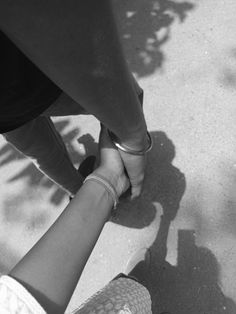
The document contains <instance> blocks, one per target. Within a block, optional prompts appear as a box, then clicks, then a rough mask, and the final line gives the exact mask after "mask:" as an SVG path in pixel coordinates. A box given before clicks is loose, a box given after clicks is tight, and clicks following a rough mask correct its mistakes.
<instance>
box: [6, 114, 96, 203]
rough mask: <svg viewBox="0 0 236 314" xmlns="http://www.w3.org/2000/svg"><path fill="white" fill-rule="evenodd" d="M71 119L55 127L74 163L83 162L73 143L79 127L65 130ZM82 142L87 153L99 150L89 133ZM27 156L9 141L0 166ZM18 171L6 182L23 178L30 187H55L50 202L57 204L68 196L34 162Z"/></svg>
mask: <svg viewBox="0 0 236 314" xmlns="http://www.w3.org/2000/svg"><path fill="white" fill-rule="evenodd" d="M69 123H70V120H69V119H64V120H61V121H59V122H55V127H56V129H57V130H58V131H59V133H60V134H62V137H63V140H64V142H65V144H66V147H67V149H68V152H69V155H70V157H71V160H72V162H73V163H74V164H76V163H81V161H82V160H83V159H84V158H85V157H84V156H83V155H82V154H80V153H79V152H78V149H76V148H75V147H74V145H73V141H74V139H76V138H77V136H78V132H79V130H78V129H73V130H70V131H69V132H65V129H66V127H68V126H69ZM77 141H78V142H79V143H80V144H84V147H85V151H86V153H85V155H89V154H94V152H96V150H97V143H95V141H94V139H93V137H92V136H91V135H89V134H86V135H83V136H81V137H80V138H79V139H78V140H77ZM25 158H26V157H25V156H24V155H23V154H21V153H20V152H18V151H17V150H16V149H15V148H14V147H13V146H11V145H10V144H9V143H6V144H5V145H3V147H2V148H1V149H0V167H1V168H2V167H3V166H5V165H8V164H10V163H11V162H14V161H20V160H23V159H25ZM15 169H16V173H15V174H14V175H12V176H10V177H9V178H8V180H7V182H6V183H11V182H15V181H18V180H23V181H25V182H26V184H27V186H28V187H29V189H31V190H32V189H33V188H35V189H36V188H38V187H40V186H42V187H45V188H47V189H53V193H52V195H51V197H50V200H49V201H50V202H51V203H53V204H55V205H60V203H61V202H62V201H63V198H64V197H65V196H66V194H65V193H64V191H62V190H61V189H60V188H59V187H58V186H56V185H55V184H54V183H53V182H52V181H51V180H50V179H48V178H47V177H46V176H44V175H43V174H42V173H41V172H40V171H38V169H37V168H36V167H35V166H34V165H33V164H32V163H29V164H28V165H26V166H24V167H23V168H22V166H21V165H20V166H19V168H18V169H17V166H15Z"/></svg>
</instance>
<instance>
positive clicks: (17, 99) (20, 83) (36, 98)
mask: <svg viewBox="0 0 236 314" xmlns="http://www.w3.org/2000/svg"><path fill="white" fill-rule="evenodd" d="M60 93H61V90H60V88H59V87H57V86H56V85H55V84H54V83H53V82H52V81H51V80H50V79H49V78H48V77H47V76H45V75H44V74H43V73H42V72H41V71H40V70H39V69H38V68H37V67H36V66H35V65H34V64H33V63H32V62H31V61H30V60H29V59H28V58H27V57H26V56H25V55H24V54H23V53H21V51H20V50H19V49H18V48H17V47H16V46H15V45H14V44H13V43H12V42H11V41H10V40H9V39H8V38H7V37H6V36H5V35H4V34H3V33H2V32H1V31H0V133H5V132H8V131H11V130H14V129H16V128H17V127H19V126H21V125H23V124H25V123H26V122H28V121H30V120H32V119H35V118H36V117H37V116H39V115H40V114H41V113H42V112H43V111H44V110H46V109H47V108H48V107H49V106H50V105H51V104H52V103H53V102H54V101H55V100H56V99H57V98H58V96H59V95H60Z"/></svg>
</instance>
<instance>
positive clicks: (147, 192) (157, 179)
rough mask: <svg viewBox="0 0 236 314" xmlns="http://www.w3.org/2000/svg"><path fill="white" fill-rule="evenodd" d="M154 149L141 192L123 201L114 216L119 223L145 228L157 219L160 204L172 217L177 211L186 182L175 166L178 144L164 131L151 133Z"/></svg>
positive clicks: (150, 154) (112, 218)
mask: <svg viewBox="0 0 236 314" xmlns="http://www.w3.org/2000/svg"><path fill="white" fill-rule="evenodd" d="M151 136H152V139H153V148H152V150H151V151H150V153H149V155H148V162H147V169H146V179H145V184H144V189H143V193H142V195H141V196H140V197H139V198H138V199H136V200H134V201H132V202H129V201H126V200H124V201H121V203H120V205H119V206H118V210H117V211H116V212H115V213H114V215H113V216H112V217H111V221H112V222H113V223H116V224H120V225H123V226H127V227H131V228H144V227H146V226H148V225H150V223H151V222H152V221H153V220H154V219H155V216H156V207H155V206H154V204H153V203H159V204H160V205H161V206H162V210H163V211H165V212H166V215H167V213H168V216H169V218H170V219H174V217H175V216H176V214H177V211H178V208H179V205H180V201H181V198H182V196H183V194H184V191H185V187H186V182H185V177H184V174H183V173H181V171H180V170H179V169H177V168H176V167H175V166H173V165H172V161H173V159H174V157H175V147H174V145H173V143H172V141H171V140H170V139H169V138H168V137H167V135H166V134H165V133H164V132H161V131H155V132H151Z"/></svg>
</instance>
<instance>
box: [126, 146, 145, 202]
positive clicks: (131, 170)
mask: <svg viewBox="0 0 236 314" xmlns="http://www.w3.org/2000/svg"><path fill="white" fill-rule="evenodd" d="M120 155H121V158H122V160H123V163H124V166H125V169H126V172H127V175H128V177H129V180H130V185H131V196H130V199H131V200H133V199H135V198H137V197H138V196H140V194H141V192H142V187H143V182H144V175H145V167H146V156H145V155H143V156H135V155H130V154H127V153H125V152H122V151H120Z"/></svg>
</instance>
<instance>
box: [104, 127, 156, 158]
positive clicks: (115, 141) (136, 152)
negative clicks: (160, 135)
mask: <svg viewBox="0 0 236 314" xmlns="http://www.w3.org/2000/svg"><path fill="white" fill-rule="evenodd" d="M108 134H109V136H110V139H111V140H112V142H113V144H114V145H115V146H116V147H117V148H119V149H120V150H122V151H123V152H125V153H127V154H131V155H145V154H146V153H147V152H149V151H150V150H151V149H152V146H153V142H152V137H151V134H150V133H149V132H147V135H148V142H149V143H148V147H147V148H145V149H142V150H134V149H132V148H130V147H128V146H126V145H121V144H120V142H119V140H118V139H117V137H116V136H115V134H114V133H112V132H111V131H110V130H108Z"/></svg>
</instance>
